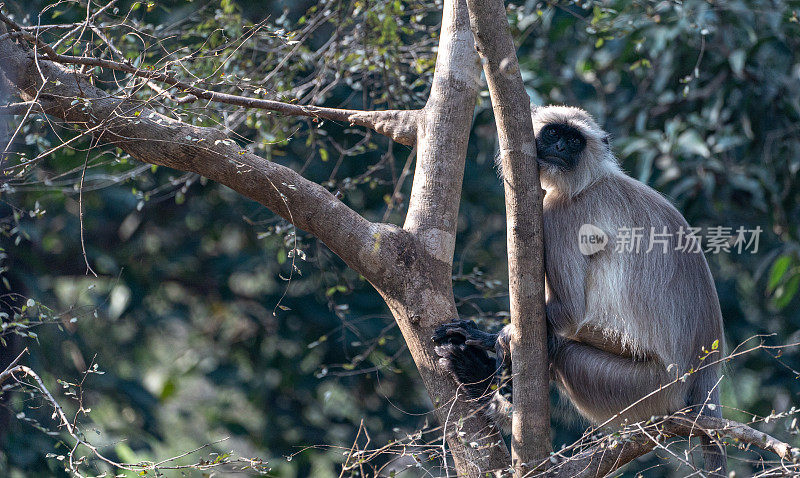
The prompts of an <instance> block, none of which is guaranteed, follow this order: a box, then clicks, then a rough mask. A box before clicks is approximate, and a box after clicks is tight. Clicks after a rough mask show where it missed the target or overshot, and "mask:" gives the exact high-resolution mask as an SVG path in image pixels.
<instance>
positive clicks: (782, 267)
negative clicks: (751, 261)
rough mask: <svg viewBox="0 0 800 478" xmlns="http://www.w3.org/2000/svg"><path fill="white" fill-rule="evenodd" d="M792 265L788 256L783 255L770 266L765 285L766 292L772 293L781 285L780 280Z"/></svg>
mask: <svg viewBox="0 0 800 478" xmlns="http://www.w3.org/2000/svg"><path fill="white" fill-rule="evenodd" d="M791 264H792V258H791V256H789V255H788V254H784V255H782V256H780V257H778V259H777V260H776V261H775V262H774V263H773V264H772V268H771V269H770V272H769V283H768V284H767V292H770V293H771V292H772V291H774V290H775V288H776V287H778V284H780V283H781V279H783V276H784V275H786V271H787V270H789V266H790V265H791Z"/></svg>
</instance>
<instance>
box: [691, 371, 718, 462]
mask: <svg viewBox="0 0 800 478" xmlns="http://www.w3.org/2000/svg"><path fill="white" fill-rule="evenodd" d="M705 372H706V373H704V374H703V375H702V376H701V377H697V381H696V382H695V384H694V387H693V390H692V391H691V392H690V394H689V399H690V400H691V402H690V403H692V404H694V405H698V411H699V408H700V407H699V406H700V405H703V404H704V405H703V406H702V413H703V415H706V416H710V417H717V418H722V407H720V402H719V387H718V385H717V378H718V374H717V373H714V372H715V371H714V370H713V368H712V369H710V370H709V369H706V370H705ZM709 390H711V393H709ZM709 405H712V406H711V407H709ZM700 442H701V443H702V446H703V461H704V462H705V466H704V468H705V470H706V472H707V476H709V477H713V478H725V477H726V476H728V459H727V456H726V453H725V447H724V446H723V445H722V444H721V442H716V441H714V440H713V439H712V438H710V437H709V436H708V435H705V434H703V435H702V436H701V437H700Z"/></svg>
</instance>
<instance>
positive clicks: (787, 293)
mask: <svg viewBox="0 0 800 478" xmlns="http://www.w3.org/2000/svg"><path fill="white" fill-rule="evenodd" d="M798 288H800V274H795V275H794V276H793V277H792V278H791V279H789V280H788V281H787V282H786V285H784V286H782V287H781V288H780V289H779V290H778V292H777V294H776V299H775V307H777V308H778V309H783V308H785V307H786V306H787V305H789V303H790V302H791V301H792V299H793V298H794V296H795V295H797V289H798Z"/></svg>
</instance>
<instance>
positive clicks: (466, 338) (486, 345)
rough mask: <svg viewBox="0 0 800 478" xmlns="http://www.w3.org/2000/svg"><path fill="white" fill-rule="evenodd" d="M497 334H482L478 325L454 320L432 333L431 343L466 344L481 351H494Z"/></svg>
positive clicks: (467, 321)
mask: <svg viewBox="0 0 800 478" xmlns="http://www.w3.org/2000/svg"><path fill="white" fill-rule="evenodd" d="M497 336H498V334H492V333H489V332H484V331H483V330H481V329H480V328H479V327H478V324H476V323H475V322H473V321H471V320H454V321H453V322H449V323H447V324H444V325H442V326H440V327H439V328H437V329H436V331H435V332H434V333H433V337H432V339H433V341H434V342H436V343H437V344H441V343H444V342H445V341H448V342H451V343H455V344H458V345H460V344H466V345H471V346H474V347H478V348H480V349H483V350H494V348H495V342H497Z"/></svg>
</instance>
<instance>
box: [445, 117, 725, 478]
mask: <svg viewBox="0 0 800 478" xmlns="http://www.w3.org/2000/svg"><path fill="white" fill-rule="evenodd" d="M533 127H534V132H535V136H536V152H537V158H538V162H539V166H540V178H541V182H542V185H543V187H544V188H545V190H546V195H545V198H544V253H545V272H546V278H545V292H546V315H547V325H548V342H549V344H548V349H549V350H548V352H549V358H550V364H551V365H550V367H551V375H552V378H553V380H554V381H555V382H556V384H557V385H558V387H559V388H560V390H561V391H562V392H563V393H565V394H566V395H567V396H568V397H569V398H570V400H571V401H572V403H573V404H574V405H575V407H576V408H577V410H578V411H579V412H580V413H581V414H582V415H583V416H584V417H586V418H587V419H589V420H590V421H591V422H593V423H595V424H605V425H612V426H618V425H620V424H622V423H624V422H626V421H627V422H635V421H640V420H647V419H649V418H650V417H651V416H657V415H667V414H670V413H672V412H676V411H678V410H681V409H684V408H686V407H692V409H693V410H694V411H695V412H700V413H704V414H707V415H710V416H715V417H720V416H721V409H720V402H719V378H720V365H719V363H717V364H714V365H709V364H710V363H713V362H715V361H718V359H719V355H716V354H717V353H721V352H722V345H721V344H722V342H723V327H722V314H721V312H720V307H719V300H718V298H717V292H716V289H715V287H714V281H713V278H712V277H711V272H710V270H709V268H708V264H707V263H706V259H705V257H704V256H703V252H702V250H701V249H700V243H699V242H696V243H694V242H693V243H692V244H690V245H689V247H686V246H687V244H686V242H687V241H689V240H696V239H698V236H695V235H693V233H690V229H689V225H688V224H687V222H686V220H685V219H684V218H683V216H681V214H680V213H679V212H678V210H677V209H675V207H673V206H672V204H670V203H669V202H668V201H667V200H666V199H665V198H664V197H662V196H661V195H660V194H659V193H657V192H656V191H655V190H653V189H651V188H650V187H648V186H646V185H644V184H642V183H641V182H639V181H636V180H634V179H632V178H630V177H629V176H627V175H625V174H624V173H623V172H622V171H621V170H620V167H619V165H618V164H617V160H616V158H615V157H614V154H613V153H612V151H611V147H610V145H609V139H608V134H606V133H605V132H604V131H603V130H602V129H601V128H600V127H599V126H598V125H597V123H595V121H594V120H593V119H592V117H591V116H589V114H588V113H586V112H585V111H583V110H582V109H580V108H573V107H565V106H547V107H538V108H535V109H534V111H533ZM692 238H694V239H692ZM628 239H630V240H628ZM634 241H640V242H639V245H640V246H641V247H640V248H639V247H637V248H636V249H634V247H633V246H634V245H635V244H634ZM620 244H623V247H618V246H619V245H620ZM603 246H605V247H603ZM510 327H511V326H510V325H507V326H506V327H505V328H504V329H503V330H502V331H501V332H500V333H499V334H490V333H487V332H483V331H481V330H480V329H479V328H478V327H477V325H476V324H475V323H474V322H471V321H456V322H452V323H449V324H445V325H443V326H442V327H440V328H439V329H438V330H437V331H436V333H435V335H434V337H433V340H434V342H436V343H437V347H436V350H437V353H438V354H439V355H440V356H441V359H440V365H442V366H444V367H445V368H446V369H447V370H448V371H449V372H450V373H451V374H452V375H453V376H454V377H455V378H456V380H457V381H458V382H459V383H460V384H462V385H463V387H464V389H465V390H466V392H467V393H468V394H469V395H470V396H471V398H473V399H476V400H477V401H478V402H479V403H481V405H483V406H485V410H486V411H487V413H489V414H490V415H493V418H494V419H495V420H497V421H498V422H499V424H500V425H501V426H504V428H507V427H508V425H510V410H511V404H510V402H509V401H508V399H507V398H505V396H504V395H505V394H504V393H503V392H506V394H507V392H508V389H509V387H508V384H507V383H506V385H503V384H502V383H499V379H498V376H499V375H500V371H501V370H502V369H506V370H510V354H509V353H508V352H509V348H508V347H509V338H510V335H509V333H510V330H509V328H510ZM487 350H489V351H495V352H496V354H497V358H496V361H495V360H492V359H491V358H489V355H488V354H487ZM708 355H710V357H708V358H705V357H706V356H708ZM704 358H705V360H704ZM688 372H691V373H688ZM687 373H688V375H686V376H684V377H683V379H682V380H681V377H682V376H683V375H684V374H687ZM676 379H677V380H676ZM667 384H669V385H667ZM493 385H494V386H495V387H497V386H499V387H500V388H499V389H498V390H497V391H496V392H494V393H492V388H493V387H492V386H493ZM662 386H666V387H665V388H664V389H663V390H659V388H660V387H662ZM703 440H704V441H703V451H704V453H703V454H704V457H705V468H706V470H709V473H710V474H711V475H712V476H725V472H726V471H725V470H726V459H725V450H724V448H722V447H721V446H718V445H715V444H714V443H713V442H712V441H711V440H710V439H709V438H708V437H704V438H703Z"/></svg>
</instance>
